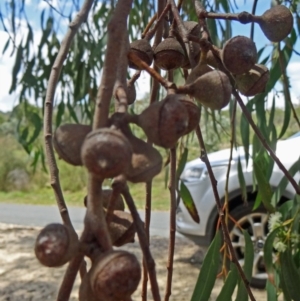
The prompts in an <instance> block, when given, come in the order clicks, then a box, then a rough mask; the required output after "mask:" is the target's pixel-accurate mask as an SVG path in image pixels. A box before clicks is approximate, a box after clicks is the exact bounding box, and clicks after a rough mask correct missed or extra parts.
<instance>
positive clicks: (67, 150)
mask: <svg viewBox="0 0 300 301" xmlns="http://www.w3.org/2000/svg"><path fill="white" fill-rule="evenodd" d="M91 130H92V127H91V126H89V125H84V124H63V125H60V126H59V127H58V128H57V129H56V131H55V132H54V136H53V146H54V148H55V150H56V152H57V154H58V156H59V158H61V159H63V160H64V161H66V162H67V163H69V164H72V165H75V166H77V165H82V161H81V156H80V151H81V146H82V144H83V141H84V139H85V137H86V135H87V134H88V133H89V132H90V131H91Z"/></svg>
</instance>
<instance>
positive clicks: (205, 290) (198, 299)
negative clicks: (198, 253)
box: [191, 231, 222, 301]
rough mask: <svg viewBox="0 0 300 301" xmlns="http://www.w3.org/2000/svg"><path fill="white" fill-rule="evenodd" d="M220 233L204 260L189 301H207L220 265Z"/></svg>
mask: <svg viewBox="0 0 300 301" xmlns="http://www.w3.org/2000/svg"><path fill="white" fill-rule="evenodd" d="M221 242H222V239H221V232H220V231H218V232H217V234H216V235H215V238H214V239H213V241H212V243H211V244H210V246H209V248H208V251H207V253H206V256H205V258H204V261H203V264H202V267H201V270H200V273H199V276H198V279H197V282H196V285H195V288H194V292H193V295H192V299H191V301H208V300H209V298H210V295H211V291H212V289H213V287H214V284H215V281H216V277H217V274H218V270H219V265H220V247H221Z"/></svg>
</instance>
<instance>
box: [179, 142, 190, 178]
mask: <svg viewBox="0 0 300 301" xmlns="http://www.w3.org/2000/svg"><path fill="white" fill-rule="evenodd" d="M188 153H189V150H188V148H187V147H185V148H184V150H183V153H182V154H181V156H180V159H179V162H178V167H177V171H176V177H177V179H179V178H180V175H181V174H182V172H183V169H184V167H185V164H186V162H187V158H188Z"/></svg>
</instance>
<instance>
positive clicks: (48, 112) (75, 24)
mask: <svg viewBox="0 0 300 301" xmlns="http://www.w3.org/2000/svg"><path fill="white" fill-rule="evenodd" d="M93 3H94V1H93V0H85V2H84V3H83V5H82V8H81V10H80V11H79V12H78V14H77V16H76V17H75V19H74V20H73V21H72V22H71V23H70V24H69V30H68V32H67V34H66V35H65V37H64V39H63V41H62V43H61V46H60V49H59V52H58V54H57V57H56V59H55V61H54V64H53V66H52V70H51V73H50V77H49V81H48V88H47V92H46V98H45V110H44V139H45V149H46V158H47V161H48V165H49V170H50V181H51V186H52V188H53V190H54V195H55V198H56V202H57V206H58V208H59V212H60V215H61V218H62V220H63V223H64V224H66V225H69V226H71V227H72V225H71V220H70V217H69V214H68V209H67V206H66V203H65V201H64V197H63V193H62V189H61V186H60V182H59V175H58V173H59V172H58V168H57V164H56V160H55V156H54V151H53V144H52V113H53V101H54V95H55V90H56V86H57V82H58V79H59V76H60V73H61V70H62V67H63V63H64V61H65V59H66V57H67V54H68V52H69V49H70V46H71V43H72V40H73V38H74V36H75V34H76V32H77V31H78V28H79V27H80V25H81V24H82V23H83V22H84V21H85V20H86V19H87V16H88V13H89V11H90V9H91V7H92V5H93Z"/></svg>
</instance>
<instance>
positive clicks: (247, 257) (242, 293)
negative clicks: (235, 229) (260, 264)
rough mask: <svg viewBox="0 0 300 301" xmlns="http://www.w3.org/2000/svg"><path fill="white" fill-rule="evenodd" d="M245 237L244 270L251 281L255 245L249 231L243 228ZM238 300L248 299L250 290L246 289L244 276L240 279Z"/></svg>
mask: <svg viewBox="0 0 300 301" xmlns="http://www.w3.org/2000/svg"><path fill="white" fill-rule="evenodd" d="M243 234H244V238H245V250H244V264H243V270H244V273H245V276H246V278H247V280H248V281H249V282H250V279H251V277H252V269H253V260H254V247H253V243H252V240H251V237H250V235H249V233H248V232H247V231H245V230H243ZM235 300H236V301H246V300H248V292H247V290H246V287H245V284H244V282H243V280H242V278H239V280H238V290H237V294H236V299H235Z"/></svg>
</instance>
